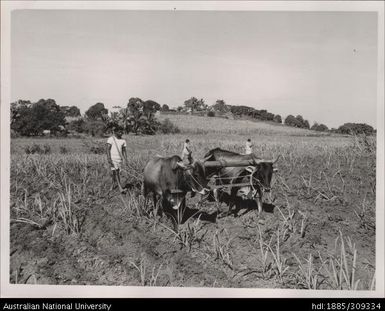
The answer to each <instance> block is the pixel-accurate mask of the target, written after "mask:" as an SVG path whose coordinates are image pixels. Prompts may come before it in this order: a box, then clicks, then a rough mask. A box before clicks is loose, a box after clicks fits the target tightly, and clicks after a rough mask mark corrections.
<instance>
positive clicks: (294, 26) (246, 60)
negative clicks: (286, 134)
mask: <svg viewBox="0 0 385 311" xmlns="http://www.w3.org/2000/svg"><path fill="white" fill-rule="evenodd" d="M192 96H195V97H197V98H203V99H204V100H205V103H206V104H208V105H212V104H214V103H215V101H216V100H217V99H222V100H224V101H225V102H226V103H227V104H230V105H246V106H250V107H254V108H256V109H266V110H268V111H269V112H272V113H274V114H280V115H281V116H282V117H283V118H285V117H286V116H287V115H289V114H292V115H295V116H296V115H302V116H303V117H304V118H305V119H307V120H309V122H310V124H311V125H312V124H313V122H315V121H316V122H318V123H324V124H326V125H327V126H329V127H338V126H340V125H342V124H343V123H346V122H357V123H367V124H370V125H372V126H374V127H376V105H377V15H376V13H374V12H261V11H260V12H258V11H237V12H235V11H233V12H231V11H127V10H126V11H123V10H120V11H119V10H116V11H112V10H109V11H107V10H104V11H92V10H15V11H13V12H12V17H11V100H12V101H16V100H19V99H24V100H31V101H32V102H34V101H37V100H39V99H41V98H53V99H55V100H56V103H57V104H58V105H61V106H72V105H75V106H77V107H79V108H80V110H81V112H82V113H84V112H85V111H86V110H87V109H88V108H89V107H90V106H91V105H94V104H95V103H97V102H102V103H104V104H105V106H106V108H108V109H111V108H112V107H113V106H125V105H126V104H127V102H128V100H129V98H131V97H140V98H141V99H143V100H148V99H152V100H155V101H156V102H158V103H159V104H160V105H163V104H167V105H169V106H170V107H177V106H180V105H183V103H184V101H185V100H186V99H189V98H190V97H192Z"/></svg>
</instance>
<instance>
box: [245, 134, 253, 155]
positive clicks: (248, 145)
mask: <svg viewBox="0 0 385 311" xmlns="http://www.w3.org/2000/svg"><path fill="white" fill-rule="evenodd" d="M245 149H246V152H245V154H251V153H253V145H252V144H251V139H250V138H249V139H248V140H247V142H246V148H245Z"/></svg>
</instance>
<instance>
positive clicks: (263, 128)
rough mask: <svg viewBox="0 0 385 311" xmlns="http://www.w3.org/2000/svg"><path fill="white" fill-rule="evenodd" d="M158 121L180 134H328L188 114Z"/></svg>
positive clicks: (248, 121)
mask: <svg viewBox="0 0 385 311" xmlns="http://www.w3.org/2000/svg"><path fill="white" fill-rule="evenodd" d="M157 118H158V119H159V121H163V120H165V119H169V120H170V121H171V122H172V123H174V124H175V125H176V126H177V127H178V128H179V129H180V130H181V133H186V134H187V133H191V134H205V133H222V134H223V133H228V134H241V135H252V134H254V135H255V134H258V135H274V134H279V135H290V136H297V135H298V136H327V135H330V133H323V132H315V131H310V130H306V129H299V128H295V127H289V126H285V125H282V124H278V123H274V122H266V121H257V120H255V121H251V120H242V119H234V120H231V119H225V118H221V117H206V116H196V115H189V114H163V113H159V114H158V115H157Z"/></svg>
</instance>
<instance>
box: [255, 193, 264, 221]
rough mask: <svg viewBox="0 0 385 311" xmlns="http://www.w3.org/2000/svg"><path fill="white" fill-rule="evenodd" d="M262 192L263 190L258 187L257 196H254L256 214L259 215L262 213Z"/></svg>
mask: <svg viewBox="0 0 385 311" xmlns="http://www.w3.org/2000/svg"><path fill="white" fill-rule="evenodd" d="M262 194H263V192H262V191H261V190H260V189H258V193H257V195H258V196H257V198H256V201H257V208H258V215H260V214H261V213H262V206H263V202H262Z"/></svg>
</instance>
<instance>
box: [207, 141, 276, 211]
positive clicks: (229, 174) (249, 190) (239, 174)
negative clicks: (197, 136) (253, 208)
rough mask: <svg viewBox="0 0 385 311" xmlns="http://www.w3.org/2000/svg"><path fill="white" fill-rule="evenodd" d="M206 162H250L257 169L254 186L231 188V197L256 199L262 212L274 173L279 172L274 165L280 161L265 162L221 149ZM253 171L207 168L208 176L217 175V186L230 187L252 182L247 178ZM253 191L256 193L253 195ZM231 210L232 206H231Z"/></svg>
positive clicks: (235, 168)
mask: <svg viewBox="0 0 385 311" xmlns="http://www.w3.org/2000/svg"><path fill="white" fill-rule="evenodd" d="M204 159H205V161H223V162H224V163H225V162H234V163H236V162H240V161H245V160H248V161H249V162H250V165H251V166H254V167H255V171H254V173H253V175H252V185H251V184H250V186H239V187H237V186H234V187H231V191H230V197H231V198H232V199H234V198H235V197H236V196H241V197H242V198H249V199H250V198H252V197H256V202H257V207H258V212H259V213H261V211H262V196H263V193H264V192H269V191H270V184H271V179H272V176H273V172H275V171H277V169H275V168H274V167H273V164H274V163H275V162H276V161H277V160H278V158H277V159H276V160H270V161H269V160H264V159H260V158H257V157H256V156H255V155H254V154H246V155H242V154H239V153H236V152H232V151H227V150H223V149H220V148H216V149H212V150H210V151H209V152H208V153H207V154H206V155H205V156H204ZM251 172H252V171H251V170H250V169H249V168H247V167H246V168H245V167H242V166H241V167H230V166H229V167H207V168H206V176H207V177H208V178H209V177H212V176H214V175H217V176H218V177H219V178H218V179H216V184H217V185H219V186H220V185H229V184H240V183H246V182H250V178H249V177H246V176H247V175H250V173H251ZM253 191H254V192H255V193H254V194H253ZM214 195H215V197H216V199H217V198H218V191H214ZM230 209H231V206H230Z"/></svg>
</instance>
